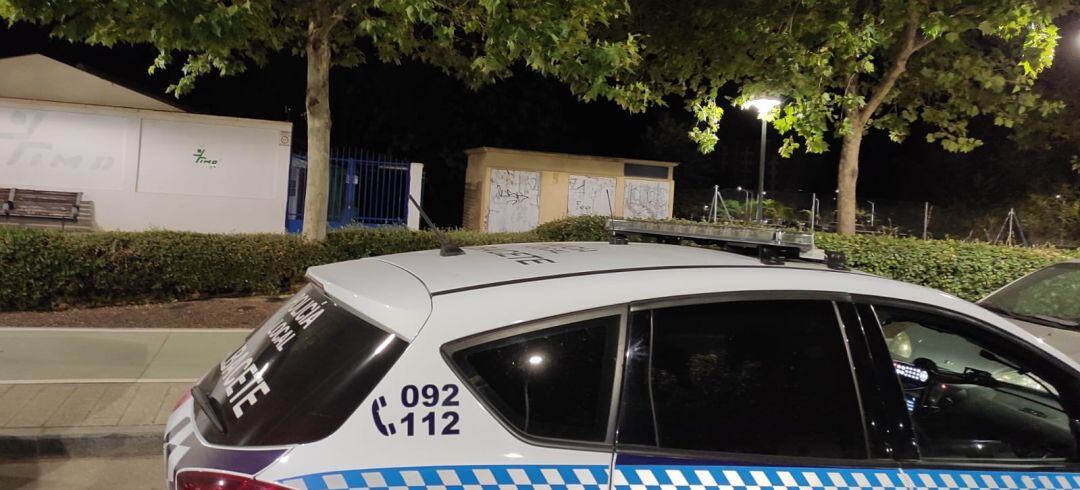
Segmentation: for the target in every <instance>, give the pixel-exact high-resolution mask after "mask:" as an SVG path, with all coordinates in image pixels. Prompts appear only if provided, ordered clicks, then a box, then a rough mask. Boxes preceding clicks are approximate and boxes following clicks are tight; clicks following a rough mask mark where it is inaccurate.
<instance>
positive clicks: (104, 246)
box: [0, 228, 538, 311]
mask: <svg viewBox="0 0 1080 490" xmlns="http://www.w3.org/2000/svg"><path fill="white" fill-rule="evenodd" d="M449 235H450V236H451V237H452V239H453V240H454V241H455V242H456V243H458V244H461V245H482V244H490V243H509V242H521V241H537V240H538V238H537V236H536V234H535V233H490V234H489V233H473V232H466V231H453V232H450V233H449ZM437 246H438V240H436V238H435V235H434V234H433V233H432V232H428V231H420V232H415V231H409V230H405V229H393V228H381V229H359V228H358V229H348V230H342V231H334V232H331V233H330V234H329V235H328V237H327V240H326V241H325V242H324V243H319V244H308V243H304V242H303V241H302V240H300V239H299V238H297V237H295V236H291V235H281V234H236V235H223V234H202V233H185V232H171V231H147V232H96V233H63V232H58V231H45V230H33V229H0V311H8V310H47V309H58V308H64V307H67V306H75V305H79V306H97V305H106V304H123V303H135V302H148V301H167V300H174V299H196V298H202V297H210V296H239V295H252V294H275V293H281V292H287V291H290V290H291V289H294V287H295V286H296V285H297V284H299V283H301V282H302V281H303V277H304V271H305V270H306V269H307V268H308V267H310V266H312V265H317V264H325V263H329V262H337V261H342V260H349V259H355V258H361V257H368V256H371V255H382V254H388V253H395V252H405V251H412V250H425V249H431V248H436V247H437Z"/></svg>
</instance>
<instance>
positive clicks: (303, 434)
mask: <svg viewBox="0 0 1080 490" xmlns="http://www.w3.org/2000/svg"><path fill="white" fill-rule="evenodd" d="M407 345H408V344H407V343H406V342H405V341H404V340H401V339H400V338H398V337H396V336H394V335H393V334H391V333H389V332H387V331H385V330H382V329H380V328H378V327H376V326H375V325H372V324H370V323H368V322H366V321H364V320H363V319H361V318H360V317H358V316H356V315H354V314H352V313H350V312H349V311H347V310H345V309H344V308H342V307H341V306H340V305H338V304H337V303H336V302H335V301H334V299H333V298H330V297H328V296H326V294H324V293H323V292H322V290H320V289H319V288H317V287H314V286H313V285H308V286H306V287H305V288H304V289H302V290H301V291H300V292H299V293H297V294H296V296H294V297H293V298H292V299H290V300H289V301H288V302H287V303H286V304H285V305H284V306H283V307H282V308H281V309H280V310H278V312H277V313H275V314H274V315H273V316H272V317H270V318H269V319H268V320H266V322H265V323H264V324H263V325H262V326H261V327H259V328H258V329H257V330H255V331H254V332H252V334H251V335H249V336H248V338H247V340H246V341H245V342H244V344H243V345H241V346H240V347H239V348H238V349H236V351H234V352H233V353H232V354H230V355H229V356H228V357H226V358H225V360H223V361H221V363H220V364H219V365H218V366H215V367H214V368H213V369H212V370H211V371H210V372H209V373H208V374H207V375H206V376H205V377H204V378H203V380H202V381H201V382H200V383H199V384H198V386H196V387H195V388H194V389H193V395H194V399H195V402H196V408H195V413H196V417H195V419H196V422H197V423H198V426H199V429H200V433H202V434H203V437H205V438H206V440H207V441H209V442H211V443H214V444H221V445H229V446H267V445H283V444H300V443H306V442H312V441H316V440H319V439H322V438H324V437H326V436H329V435H330V434H331V433H333V432H334V431H335V430H337V428H338V427H340V426H341V424H342V423H344V422H345V420H346V419H347V418H348V417H349V415H351V414H352V413H353V411H354V410H355V409H356V407H357V406H359V404H360V402H362V401H363V400H364V398H365V397H367V395H368V394H369V393H370V392H371V390H372V389H373V388H374V387H375V385H376V384H377V383H378V382H379V380H381V379H382V377H383V376H384V375H385V374H386V372H387V371H389V370H390V367H391V366H392V365H393V364H394V362H395V361H397V359H398V357H400V356H401V353H402V352H403V351H404V350H405V347H406V346H407Z"/></svg>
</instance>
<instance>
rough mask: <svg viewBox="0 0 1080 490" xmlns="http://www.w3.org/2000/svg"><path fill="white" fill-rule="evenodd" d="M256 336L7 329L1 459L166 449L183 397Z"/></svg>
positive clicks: (0, 348) (1, 360)
mask: <svg viewBox="0 0 1080 490" xmlns="http://www.w3.org/2000/svg"><path fill="white" fill-rule="evenodd" d="M246 335H247V331H245V330H151V329H115V330H114V329H35V328H0V457H4V456H8V457H27V456H36V455H45V454H49V455H66V456H80V455H81V456H88V455H95V456H102V455H131V454H157V453H158V452H160V450H161V433H162V430H163V427H164V424H165V421H166V419H167V418H168V415H169V413H170V412H171V411H172V408H173V406H174V405H175V403H176V401H177V400H178V399H179V398H180V397H181V396H182V395H183V392H184V391H185V390H187V389H188V388H189V387H190V386H191V384H192V383H193V382H194V381H195V380H196V379H197V378H198V377H199V376H201V375H202V374H203V373H204V372H205V371H206V370H207V369H209V368H210V367H211V366H213V365H214V364H215V363H217V362H219V361H220V360H221V359H222V358H224V357H225V355H227V354H228V353H229V352H231V351H232V350H233V349H235V348H236V347H237V346H238V345H240V343H241V342H242V341H243V339H244V337H245V336H246Z"/></svg>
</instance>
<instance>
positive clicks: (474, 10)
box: [0, 0, 645, 240]
mask: <svg viewBox="0 0 1080 490" xmlns="http://www.w3.org/2000/svg"><path fill="white" fill-rule="evenodd" d="M626 8H627V6H626V4H625V2H624V1H623V0H560V1H558V2H505V1H501V0H440V1H436V0H369V1H354V0H310V1H300V0H183V1H162V0H115V1H111V2H104V3H102V2H98V1H95V0H58V1H52V2H41V1H38V0H0V18H3V19H6V20H7V21H8V22H9V23H14V22H21V21H22V22H32V23H36V24H41V25H46V26H51V28H52V31H51V32H52V34H53V35H54V36H57V37H60V38H63V39H68V40H72V41H77V42H86V43H90V44H101V45H106V46H111V45H114V44H116V43H131V44H150V45H153V46H154V47H156V48H157V49H158V51H159V55H158V57H157V59H155V60H154V63H153V66H151V68H150V71H151V73H153V71H154V70H157V69H162V68H165V67H166V66H168V65H169V64H171V63H172V62H173V58H174V57H175V56H177V55H181V56H184V55H186V58H185V59H184V61H183V69H182V76H181V77H180V78H179V79H178V80H177V81H176V83H175V84H173V85H172V86H170V88H169V91H170V92H171V93H173V94H175V95H177V96H179V95H181V94H183V93H185V92H187V91H189V90H191V89H192V88H193V87H194V84H195V81H196V80H197V79H198V78H199V77H200V76H203V75H206V74H210V73H217V74H219V75H222V76H227V75H232V74H236V73H239V72H241V71H243V70H245V69H246V68H247V67H248V66H249V65H251V64H255V65H259V64H262V63H265V62H266V60H267V57H268V55H269V54H271V53H273V52H278V51H288V52H291V53H293V54H296V55H300V54H303V55H305V56H306V57H307V96H306V109H307V113H306V118H307V125H308V131H307V135H308V137H307V138H308V141H307V148H308V181H307V197H306V202H305V208H304V209H305V219H304V230H303V235H304V237H305V239H308V240H321V239H323V238H324V237H325V235H326V209H327V195H328V185H329V175H330V170H329V148H330V126H331V115H330V106H329V96H330V76H329V74H330V69H331V66H335V65H336V66H343V67H355V66H358V65H360V64H362V63H364V62H366V61H368V60H369V59H371V58H376V59H378V60H380V61H382V62H387V63H396V62H399V61H401V60H402V59H404V58H414V59H419V60H421V61H423V62H426V63H431V64H433V65H436V66H438V67H441V68H442V69H444V70H445V71H447V72H449V73H452V74H454V75H457V76H459V77H461V78H462V79H464V80H465V81H466V82H467V83H469V84H470V85H472V86H477V85H479V84H482V83H486V82H490V81H493V80H496V79H499V78H502V77H506V76H509V75H511V73H512V70H513V69H514V68H515V66H516V65H519V64H523V65H524V66H526V67H528V68H529V69H532V70H535V71H538V72H540V73H543V74H545V75H548V76H552V77H554V78H556V79H558V80H561V81H563V82H566V83H567V84H568V85H569V87H570V89H571V90H572V91H573V92H574V93H575V94H577V95H578V96H579V97H581V98H582V99H585V100H592V99H595V98H597V97H608V98H613V99H617V100H619V101H620V102H621V103H622V104H623V105H624V106H625V107H627V108H631V109H634V108H635V107H636V108H640V107H641V106H642V104H643V103H644V102H643V101H644V98H645V95H644V94H643V93H641V91H640V88H639V87H642V85H640V84H634V83H631V82H627V80H626V79H627V78H628V76H629V75H630V73H631V70H632V68H633V66H634V65H635V64H636V63H637V61H638V53H637V49H638V48H637V44H636V43H635V41H634V39H633V38H632V37H622V38H618V39H598V38H596V37H595V36H593V35H592V34H591V33H592V31H594V30H596V28H597V27H598V26H602V25H604V24H607V23H609V22H610V21H611V20H613V19H615V18H618V17H619V16H620V15H622V14H624V13H625V11H626ZM635 87H638V88H637V89H636V88H635ZM635 90H637V93H635Z"/></svg>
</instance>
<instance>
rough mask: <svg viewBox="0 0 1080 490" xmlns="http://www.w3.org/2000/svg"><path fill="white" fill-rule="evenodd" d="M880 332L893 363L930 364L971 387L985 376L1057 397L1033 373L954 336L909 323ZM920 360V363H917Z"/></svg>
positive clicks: (1050, 388) (900, 323)
mask: <svg viewBox="0 0 1080 490" xmlns="http://www.w3.org/2000/svg"><path fill="white" fill-rule="evenodd" d="M882 329H883V331H884V333H885V342H886V344H887V345H888V347H889V352H890V353H891V354H892V356H893V360H894V362H895V361H899V362H901V363H903V364H906V365H909V366H923V367H925V361H927V360H930V361H932V363H933V364H932V365H933V370H934V371H936V372H939V373H950V374H957V375H964V376H965V379H967V378H970V379H967V381H970V382H972V383H976V384H977V383H978V382H979V381H980V377H979V376H978V374H982V373H985V374H986V375H989V377H990V378H992V379H993V380H994V381H998V382H1001V383H1007V384H1009V385H1012V386H1015V387H1020V388H1025V389H1028V390H1031V391H1034V392H1036V393H1049V394H1051V395H1055V396H1056V395H1057V391H1056V390H1055V389H1054V388H1053V387H1052V386H1050V385H1049V384H1047V383H1046V381H1044V380H1042V379H1041V378H1039V377H1038V376H1035V375H1034V374H1033V373H1030V372H1023V371H1021V370H1018V369H1017V368H1016V366H1014V365H1013V364H1012V363H1010V362H1008V361H1006V360H1004V359H1001V358H998V357H997V356H995V355H994V354H991V353H990V352H988V351H986V350H983V349H980V348H979V347H977V346H976V345H974V344H971V343H968V342H967V341H965V340H964V339H962V338H961V337H958V336H956V335H952V334H948V333H944V332H938V331H937V330H933V329H930V328H927V327H924V326H922V325H919V324H917V323H913V322H895V323H890V324H888V325H885V326H884V327H882ZM920 360H922V361H923V362H922V363H920V362H919V361H920ZM919 369H922V368H921V367H920V368H919ZM969 375H972V376H969Z"/></svg>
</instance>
